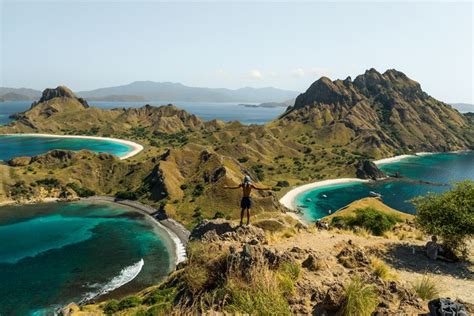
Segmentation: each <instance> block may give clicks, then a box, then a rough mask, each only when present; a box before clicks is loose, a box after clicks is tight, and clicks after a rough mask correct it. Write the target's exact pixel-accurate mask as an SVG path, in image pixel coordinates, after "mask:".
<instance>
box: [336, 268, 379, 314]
mask: <svg viewBox="0 0 474 316" xmlns="http://www.w3.org/2000/svg"><path fill="white" fill-rule="evenodd" d="M377 304H378V303H377V296H376V294H375V290H374V286H373V285H367V284H365V283H364V281H362V279H361V278H360V277H359V276H355V277H354V278H353V279H351V280H350V281H349V282H347V283H346V284H345V285H344V302H343V304H342V313H343V315H346V316H369V315H371V314H372V312H373V311H374V310H375V307H377Z"/></svg>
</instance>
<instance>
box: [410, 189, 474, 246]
mask: <svg viewBox="0 0 474 316" xmlns="http://www.w3.org/2000/svg"><path fill="white" fill-rule="evenodd" d="M412 202H413V203H414V204H415V207H416V211H417V215H416V223H417V225H418V226H419V227H420V229H421V230H423V231H425V232H426V233H428V234H432V235H438V236H440V237H441V239H442V242H443V244H444V246H445V247H446V248H447V249H449V250H451V251H453V252H454V253H455V254H459V253H461V254H463V255H467V251H468V249H467V246H466V245H467V240H468V239H469V238H472V237H473V236H474V182H473V181H470V180H466V181H462V182H457V183H455V184H454V187H453V189H451V190H449V191H446V192H444V193H442V194H434V193H429V194H428V195H426V196H422V197H417V198H415V199H413V200H412Z"/></svg>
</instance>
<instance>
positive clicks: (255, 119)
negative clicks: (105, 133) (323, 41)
mask: <svg viewBox="0 0 474 316" xmlns="http://www.w3.org/2000/svg"><path fill="white" fill-rule="evenodd" d="M31 103H32V101H5V102H0V125H3V124H7V123H8V122H11V121H12V120H11V119H10V118H8V117H9V116H10V115H12V114H14V113H17V112H23V111H25V110H27V109H29V108H30V106H31ZM88 103H89V104H90V105H92V106H95V107H98V108H101V109H112V108H138V107H142V106H144V105H145V104H150V105H154V106H160V105H166V104H169V103H171V104H174V105H176V106H177V107H179V108H180V109H183V110H186V111H187V112H189V113H192V114H195V115H197V116H199V117H200V118H202V119H203V120H205V121H210V120H214V119H217V120H222V121H225V122H229V121H240V122H241V123H242V124H265V123H267V122H269V121H271V120H273V119H275V118H277V117H278V116H279V115H280V114H282V113H283V112H285V110H286V108H285V107H276V108H248V107H243V106H241V105H239V103H249V102H181V101H143V102H105V101H104V102H102V101H88Z"/></svg>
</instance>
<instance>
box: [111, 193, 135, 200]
mask: <svg viewBox="0 0 474 316" xmlns="http://www.w3.org/2000/svg"><path fill="white" fill-rule="evenodd" d="M115 197H116V198H118V199H122V200H137V199H138V194H137V193H136V192H133V191H119V192H117V193H116V194H115Z"/></svg>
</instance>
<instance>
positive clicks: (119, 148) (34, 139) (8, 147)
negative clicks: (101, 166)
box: [0, 135, 133, 161]
mask: <svg viewBox="0 0 474 316" xmlns="http://www.w3.org/2000/svg"><path fill="white" fill-rule="evenodd" d="M53 149H67V150H75V151H77V150H81V149H87V150H90V151H94V152H105V153H109V154H113V155H115V156H118V157H121V156H124V155H126V154H127V153H129V152H130V151H132V150H133V148H132V147H130V146H127V145H124V144H121V143H117V142H113V141H109V140H96V139H81V138H62V137H40V136H21V135H11V136H10V135H8V136H7V135H0V160H4V161H6V160H9V159H12V158H14V157H21V156H36V155H40V154H44V153H46V152H48V151H50V150H53Z"/></svg>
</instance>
